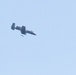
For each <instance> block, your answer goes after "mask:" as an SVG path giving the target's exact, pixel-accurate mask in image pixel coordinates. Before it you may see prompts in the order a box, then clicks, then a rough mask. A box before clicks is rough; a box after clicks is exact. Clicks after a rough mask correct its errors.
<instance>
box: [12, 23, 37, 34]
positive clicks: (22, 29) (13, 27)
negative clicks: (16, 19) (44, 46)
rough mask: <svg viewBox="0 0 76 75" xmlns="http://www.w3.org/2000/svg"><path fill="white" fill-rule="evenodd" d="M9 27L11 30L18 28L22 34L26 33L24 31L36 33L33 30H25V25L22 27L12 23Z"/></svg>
mask: <svg viewBox="0 0 76 75" xmlns="http://www.w3.org/2000/svg"><path fill="white" fill-rule="evenodd" d="M11 29H12V30H14V29H16V30H20V31H21V33H22V34H24V35H26V33H29V34H32V35H36V34H35V33H34V32H33V31H29V30H26V27H25V26H22V27H19V26H16V27H15V23H13V24H12V26H11Z"/></svg>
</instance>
